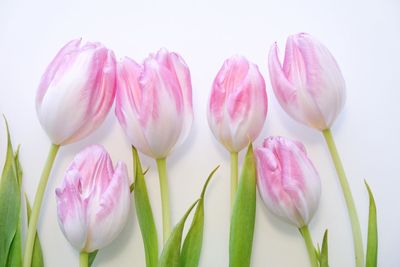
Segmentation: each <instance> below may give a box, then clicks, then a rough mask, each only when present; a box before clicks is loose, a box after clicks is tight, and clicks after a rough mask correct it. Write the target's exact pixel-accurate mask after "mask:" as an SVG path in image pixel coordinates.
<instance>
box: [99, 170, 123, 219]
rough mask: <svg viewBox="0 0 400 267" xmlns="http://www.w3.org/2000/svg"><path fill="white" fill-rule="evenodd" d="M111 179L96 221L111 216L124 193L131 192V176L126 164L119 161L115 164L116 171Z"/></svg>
mask: <svg viewBox="0 0 400 267" xmlns="http://www.w3.org/2000/svg"><path fill="white" fill-rule="evenodd" d="M110 178H111V180H110V183H109V185H108V187H107V188H106V190H105V191H104V192H103V193H102V195H101V199H100V207H99V209H98V211H97V213H96V221H101V220H103V219H104V218H105V217H107V216H109V215H110V214H111V213H112V212H113V210H114V209H115V208H116V206H118V204H120V203H119V200H120V198H121V197H122V196H123V195H124V194H127V193H128V194H129V192H127V191H128V190H129V178H128V170H127V168H126V165H125V164H124V163H122V162H118V163H117V164H116V166H115V172H114V173H113V175H112V176H110Z"/></svg>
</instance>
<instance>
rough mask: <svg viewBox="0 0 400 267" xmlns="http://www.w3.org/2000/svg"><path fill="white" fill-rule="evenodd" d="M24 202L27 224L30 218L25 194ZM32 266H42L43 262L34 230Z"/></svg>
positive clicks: (37, 237) (28, 204)
mask: <svg viewBox="0 0 400 267" xmlns="http://www.w3.org/2000/svg"><path fill="white" fill-rule="evenodd" d="M25 202H26V214H27V216H28V224H29V220H30V219H31V212H32V209H31V204H30V203H29V199H28V197H27V195H25ZM31 266H32V267H43V266H44V262H43V253H42V246H41V244H40V240H39V236H38V234H37V232H36V236H35V243H34V244H33V252H32V263H31Z"/></svg>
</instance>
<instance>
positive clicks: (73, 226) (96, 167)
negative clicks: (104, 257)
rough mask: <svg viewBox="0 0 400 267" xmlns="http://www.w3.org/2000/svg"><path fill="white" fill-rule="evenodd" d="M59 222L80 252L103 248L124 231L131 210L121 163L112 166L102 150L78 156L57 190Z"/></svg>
mask: <svg viewBox="0 0 400 267" xmlns="http://www.w3.org/2000/svg"><path fill="white" fill-rule="evenodd" d="M56 199H57V211H58V221H59V224H60V227H61V230H62V231H63V233H64V235H65V237H66V238H67V239H68V241H69V242H70V243H71V244H72V245H73V246H74V247H75V248H76V249H78V250H79V251H81V252H92V251H94V250H97V249H100V248H103V247H104V246H106V245H107V244H109V243H110V242H111V241H113V240H114V239H115V238H116V237H117V235H118V234H119V233H120V232H121V230H122V229H123V227H124V225H125V223H126V221H127V218H128V213H129V208H130V190H129V178H128V172H127V168H126V166H125V164H124V163H122V162H118V163H117V164H116V166H115V168H114V167H113V163H112V161H111V158H110V156H109V154H108V153H107V151H106V150H105V149H104V148H103V147H101V146H90V147H88V148H86V149H84V150H83V151H81V152H80V153H79V154H77V155H76V156H75V158H74V160H73V162H72V163H71V165H70V166H69V167H68V169H67V171H66V174H65V177H64V180H63V182H62V185H61V187H60V188H58V189H56Z"/></svg>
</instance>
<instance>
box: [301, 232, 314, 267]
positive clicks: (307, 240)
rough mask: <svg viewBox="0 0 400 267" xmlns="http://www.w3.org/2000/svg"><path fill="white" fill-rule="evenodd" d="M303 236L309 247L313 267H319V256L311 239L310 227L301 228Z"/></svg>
mask: <svg viewBox="0 0 400 267" xmlns="http://www.w3.org/2000/svg"><path fill="white" fill-rule="evenodd" d="M299 231H300V233H301V235H302V236H303V239H304V242H305V244H306V247H307V252H308V256H309V258H310V263H311V267H318V259H317V254H316V253H315V247H314V244H313V241H312V238H311V234H310V231H309V230H308V226H307V225H306V226H303V227H301V228H299Z"/></svg>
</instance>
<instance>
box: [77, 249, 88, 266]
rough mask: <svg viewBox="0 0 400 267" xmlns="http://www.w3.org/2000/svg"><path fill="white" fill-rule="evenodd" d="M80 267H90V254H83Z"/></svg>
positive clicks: (80, 257)
mask: <svg viewBox="0 0 400 267" xmlns="http://www.w3.org/2000/svg"><path fill="white" fill-rule="evenodd" d="M79 266H80V267H88V266H89V253H87V252H81V254H80V255H79Z"/></svg>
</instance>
